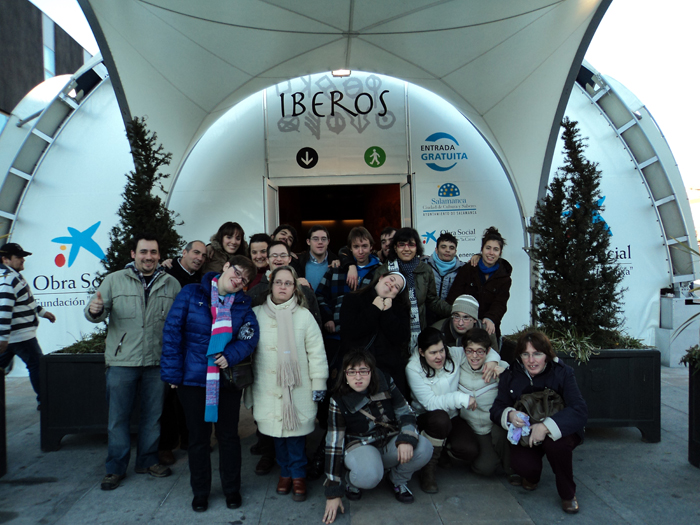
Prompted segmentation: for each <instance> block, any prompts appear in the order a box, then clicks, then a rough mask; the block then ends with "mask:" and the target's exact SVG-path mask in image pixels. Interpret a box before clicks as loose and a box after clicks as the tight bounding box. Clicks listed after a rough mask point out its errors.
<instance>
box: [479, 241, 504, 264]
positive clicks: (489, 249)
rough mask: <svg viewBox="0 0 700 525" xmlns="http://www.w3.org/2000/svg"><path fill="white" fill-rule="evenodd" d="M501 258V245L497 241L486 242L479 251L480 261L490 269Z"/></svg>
mask: <svg viewBox="0 0 700 525" xmlns="http://www.w3.org/2000/svg"><path fill="white" fill-rule="evenodd" d="M500 258H501V244H500V243H499V242H498V241H486V243H485V244H484V247H483V248H482V249H481V260H482V261H484V264H485V265H486V266H487V267H488V268H491V266H493V265H494V264H496V263H497V262H498V259H500Z"/></svg>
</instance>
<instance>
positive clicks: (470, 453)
mask: <svg viewBox="0 0 700 525" xmlns="http://www.w3.org/2000/svg"><path fill="white" fill-rule="evenodd" d="M489 360H490V361H492V362H491V363H490V364H489V368H494V367H495V365H496V363H495V361H497V360H498V354H496V353H495V352H494V353H493V354H492V355H490V356H489ZM464 361H466V358H465V356H464V352H463V350H462V349H461V348H460V347H457V346H455V347H450V348H446V347H445V336H444V335H443V334H442V333H441V332H440V330H438V329H437V328H433V327H428V328H426V329H425V330H423V331H422V332H421V333H420V335H419V336H418V353H417V354H414V355H413V356H412V357H411V360H410V361H409V362H408V365H407V366H406V377H407V378H408V384H409V385H410V387H411V397H412V398H413V402H412V403H411V404H412V406H413V409H414V410H415V411H416V413H417V414H418V418H417V421H418V428H419V429H420V430H421V435H422V436H425V438H426V439H428V440H429V441H430V442H431V443H432V445H433V456H432V458H431V460H430V461H429V463H428V464H427V465H426V466H425V467H424V468H423V470H421V473H420V487H421V489H422V490H423V492H427V493H429V494H434V493H436V492H437V491H438V486H437V482H436V480H435V470H436V467H437V464H438V462H439V461H440V456H441V454H442V453H443V452H444V449H443V446H444V445H445V444H446V443H448V444H449V446H450V447H451V448H450V450H451V452H452V454H453V455H454V456H455V457H456V458H457V459H460V460H462V461H465V462H467V463H472V462H473V461H474V459H475V458H476V457H477V456H478V454H479V445H478V439H477V436H476V435H475V434H474V431H473V430H472V428H471V427H470V426H469V424H468V423H467V422H466V421H464V420H462V419H460V418H459V410H474V409H475V407H476V404H475V399H474V396H473V394H469V393H464V392H461V391H460V390H459V376H460V367H461V366H462V364H463V363H464ZM479 373H480V374H481V372H479ZM487 415H488V413H487ZM443 461H449V458H448V457H447V455H444V459H443Z"/></svg>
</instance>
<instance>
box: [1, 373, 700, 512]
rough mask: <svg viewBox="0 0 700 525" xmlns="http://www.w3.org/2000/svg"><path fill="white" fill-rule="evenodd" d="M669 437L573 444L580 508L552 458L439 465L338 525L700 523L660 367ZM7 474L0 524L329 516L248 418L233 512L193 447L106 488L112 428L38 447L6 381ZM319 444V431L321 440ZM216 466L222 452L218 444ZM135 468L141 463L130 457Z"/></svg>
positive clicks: (15, 386)
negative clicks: (510, 470) (535, 466)
mask: <svg viewBox="0 0 700 525" xmlns="http://www.w3.org/2000/svg"><path fill="white" fill-rule="evenodd" d="M661 377H662V387H661V402H662V409H661V416H662V434H661V436H662V437H661V442H660V443H655V444H649V443H643V442H642V441H641V439H640V438H641V434H640V433H639V431H637V430H636V429H589V430H588V431H587V435H586V441H585V443H584V444H583V445H581V446H580V447H579V448H578V449H577V450H576V451H575V453H574V474H575V477H576V483H577V485H578V500H579V502H580V505H581V511H580V512H579V514H577V515H574V516H569V515H567V514H565V513H564V512H563V511H562V510H561V508H560V506H559V499H558V497H557V493H556V489H555V486H554V477H553V475H552V473H551V471H550V470H549V468H548V466H547V465H545V469H544V473H543V477H542V481H541V483H540V486H539V488H538V489H537V490H536V491H535V492H525V491H524V490H523V489H522V488H520V487H511V486H510V485H508V483H507V482H506V481H505V478H503V477H497V478H493V479H482V478H479V477H477V476H475V475H473V474H471V473H470V472H469V471H468V470H467V469H466V468H464V467H463V466H461V465H453V466H452V468H450V469H447V470H440V471H439V473H438V474H439V477H438V481H439V483H440V492H439V493H438V494H436V495H433V496H429V495H427V494H424V493H422V492H421V490H420V488H419V487H418V483H417V481H416V480H412V481H411V483H410V487H411V489H412V490H413V491H414V494H415V497H416V501H415V503H414V504H412V505H402V504H400V503H398V502H396V501H395V500H394V498H393V496H392V495H391V493H390V489H389V487H388V486H385V485H380V486H379V487H377V488H376V489H375V490H374V491H370V492H366V493H365V494H364V495H363V497H362V499H361V500H360V501H357V502H345V503H346V511H345V514H344V515H341V516H340V517H339V518H338V520H336V523H339V524H349V523H353V524H362V525H364V524H374V523H377V524H382V525H385V524H386V525H389V524H393V523H396V524H402V525H406V524H409V523H424V524H437V523H444V524H458V523H459V524H461V523H469V524H484V525H486V524H501V523H502V524H509V525H517V524H526V523H537V524H549V523H571V524H581V523H596V524H598V523H605V524H607V523H623V524H634V525H640V524H644V523H649V524H652V523H664V524H673V525H681V524H686V523H687V524H698V523H700V497H699V496H700V490H699V489H700V470H699V469H696V468H694V467H692V466H691V465H690V464H689V463H688V461H687V455H688V450H687V446H688V445H687V443H688V372H687V370H685V369H678V368H676V369H670V368H662V372H661ZM6 393H7V415H6V418H7V429H8V430H7V441H8V453H7V455H8V473H7V474H6V475H5V476H4V477H3V478H0V523H11V524H13V525H19V524H54V523H56V524H66V525H76V524H83V523H90V524H92V523H100V524H112V523H114V524H116V523H120V524H121V523H144V522H160V523H168V524H170V523H208V524H212V523H228V524H235V525H254V524H258V523H265V524H267V523H272V524H278V523H303V524H306V523H321V517H322V514H323V508H324V505H325V499H324V497H323V489H322V486H321V480H319V481H315V482H312V483H310V487H309V490H310V495H309V499H308V500H307V501H306V502H303V503H295V502H293V501H292V500H291V497H290V496H279V495H277V494H276V493H275V487H276V483H277V472H276V471H273V472H272V474H270V475H268V476H256V475H255V474H254V473H253V467H254V465H255V462H256V460H257V458H256V457H254V456H251V455H250V454H249V453H248V448H249V447H250V445H251V444H252V443H253V441H254V439H255V436H254V427H253V426H252V421H251V419H250V416H249V414H246V415H245V417H243V420H242V422H241V428H240V433H241V436H242V438H243V490H242V495H243V506H242V507H241V508H240V509H238V510H229V509H227V508H226V506H225V503H224V497H223V494H222V493H221V489H220V487H219V485H218V483H217V482H218V479H217V478H218V473H217V471H216V470H215V472H214V476H215V481H214V483H213V489H212V495H211V497H210V501H209V505H210V506H209V510H208V511H207V512H205V513H202V514H195V513H194V512H193V511H192V510H191V508H190V502H191V499H192V495H191V492H190V487H189V471H188V467H187V458H186V455H185V453H184V452H181V451H176V457H177V459H178V461H177V463H176V464H175V465H174V467H173V471H174V475H173V476H171V477H169V478H165V479H155V478H152V477H150V476H147V475H137V474H134V473H133V470H130V471H129V473H128V475H127V478H126V479H125V480H124V482H123V483H122V485H121V486H120V487H119V488H118V489H117V490H115V491H112V492H103V491H101V490H100V480H101V478H102V476H103V475H104V459H105V454H106V437H105V436H102V435H89V436H78V435H74V436H66V437H65V438H63V441H62V446H61V449H60V450H59V451H57V452H48V453H44V452H42V451H41V449H40V448H39V413H38V412H36V410H35V402H34V394H33V392H32V390H31V386H30V385H29V381H28V380H27V379H23V378H11V379H8V380H7V384H6ZM314 441H315V440H314ZM212 460H213V464H214V465H216V464H217V462H218V453H217V451H216V450H215V451H214V453H213V457H212ZM132 467H133V464H132Z"/></svg>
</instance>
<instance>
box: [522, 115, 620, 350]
mask: <svg viewBox="0 0 700 525" xmlns="http://www.w3.org/2000/svg"><path fill="white" fill-rule="evenodd" d="M577 124H578V122H575V121H571V120H569V119H568V118H565V119H564V121H563V122H562V127H563V128H564V131H563V133H562V139H563V140H564V151H563V153H564V155H565V162H564V165H563V166H561V167H560V168H559V169H558V170H557V173H556V175H555V177H554V179H553V180H552V182H551V183H550V184H549V186H548V187H547V195H546V196H545V197H544V198H543V199H542V200H540V202H539V203H538V204H537V207H536V208H535V214H534V216H533V218H532V221H531V223H530V226H529V228H528V232H529V233H531V234H533V235H534V242H533V247H532V248H531V249H530V257H531V258H532V259H533V260H534V261H535V262H536V263H537V272H538V276H537V283H536V286H535V287H534V289H533V296H532V297H533V298H532V302H533V320H534V321H535V322H536V323H539V324H541V325H543V326H544V327H545V329H547V330H548V331H552V332H564V331H566V330H572V329H573V330H575V331H576V332H578V333H580V334H584V335H588V336H591V338H592V341H593V342H594V343H597V344H601V345H604V344H605V340H606V339H607V336H608V335H610V334H609V332H610V331H613V330H616V329H617V328H618V327H619V326H620V324H621V319H620V312H621V310H622V306H621V301H622V294H623V292H624V290H623V289H621V288H620V284H621V282H622V279H623V270H622V268H621V267H620V265H619V264H618V263H617V261H616V259H615V257H614V255H613V254H612V252H611V251H610V235H611V234H610V230H609V228H608V226H607V224H606V223H605V221H604V220H603V218H602V216H601V212H602V211H603V206H602V201H603V198H602V196H601V193H600V181H601V177H602V173H601V171H600V170H599V169H598V164H597V163H595V162H591V161H589V160H587V159H586V157H585V156H584V150H585V148H586V139H584V138H581V136H580V132H579V129H578V126H577Z"/></svg>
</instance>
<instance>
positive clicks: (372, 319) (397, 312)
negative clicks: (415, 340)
mask: <svg viewBox="0 0 700 525" xmlns="http://www.w3.org/2000/svg"><path fill="white" fill-rule="evenodd" d="M376 297H377V291H376V290H375V289H374V288H368V289H366V290H364V291H362V292H360V293H349V294H347V295H345V297H344V298H343V304H342V307H341V309H340V319H341V322H342V323H343V331H342V332H341V333H340V344H341V350H342V352H343V353H345V352H348V351H350V350H354V349H358V348H359V349H362V348H365V347H366V346H367V345H368V344H369V342H370V340H371V339H372V337H373V336H374V335H375V334H376V338H375V339H374V341H373V342H372V345H371V346H370V347H369V348H368V349H367V350H368V351H369V352H371V353H372V355H373V356H374V358H375V359H376V360H377V368H379V369H380V370H381V371H382V372H384V373H385V374H388V375H390V376H391V377H392V378H393V379H394V381H396V384H397V386H398V387H399V390H401V391H402V393H403V391H404V390H406V393H407V389H406V381H405V371H404V367H405V366H406V361H407V359H408V341H409V339H410V333H409V313H408V310H407V309H406V308H405V307H404V308H402V306H401V304H400V303H399V301H395V302H393V303H392V304H393V306H392V307H391V308H389V309H388V310H383V311H382V310H380V309H379V308H377V307H376V306H374V305H373V304H372V301H374V299H375V298H376Z"/></svg>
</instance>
